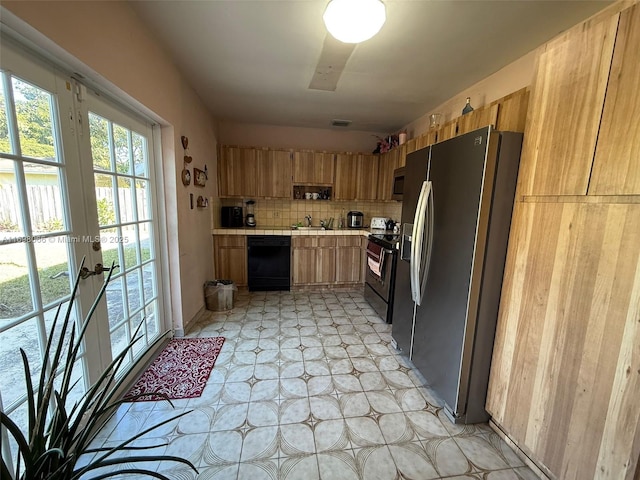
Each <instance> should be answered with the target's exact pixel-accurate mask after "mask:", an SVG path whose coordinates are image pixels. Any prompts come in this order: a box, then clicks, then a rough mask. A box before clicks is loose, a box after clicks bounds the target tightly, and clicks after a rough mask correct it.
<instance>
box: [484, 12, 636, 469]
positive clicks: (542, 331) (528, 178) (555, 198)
mask: <svg viewBox="0 0 640 480" xmlns="http://www.w3.org/2000/svg"><path fill="white" fill-rule="evenodd" d="M632 3H633V2H632ZM623 7H628V8H627V9H625V10H622V11H620V10H621V9H622V8H623ZM639 55H640V5H639V4H637V3H633V5H632V6H630V7H629V3H618V4H615V5H613V6H612V7H611V8H609V9H607V10H605V11H603V12H602V13H601V14H599V15H598V16H596V17H594V18H592V19H591V20H589V21H587V22H585V23H584V24H581V25H579V26H577V27H574V28H572V29H571V30H569V31H568V32H566V33H565V34H563V35H562V36H561V37H559V38H558V39H555V40H552V41H551V42H549V43H548V44H547V45H546V46H544V47H542V48H541V50H540V52H539V60H538V65H537V72H536V74H535V83H534V85H533V87H532V91H531V100H530V107H529V115H528V119H527V126H526V130H525V139H524V146H523V153H522V158H521V164H520V174H519V180H518V190H517V202H516V206H515V209H514V215H513V219H512V224H511V233H510V239H509V249H508V254H507V261H506V265H505V274H504V281H503V288H502V297H501V302H500V313H499V318H498V325H497V330H496V340H495V345H494V352H493V360H492V368H491V378H490V381H489V392H488V395H487V410H488V411H489V412H490V413H491V415H492V421H493V422H494V423H495V424H496V425H497V426H498V427H499V428H500V429H501V430H502V431H504V432H505V433H506V434H507V435H508V436H509V438H510V439H511V440H513V441H514V442H515V443H516V445H518V446H519V447H520V448H521V449H522V450H523V451H524V452H525V453H527V454H528V456H529V457H530V458H532V459H533V460H534V461H535V462H536V463H537V464H538V465H539V466H540V468H541V469H542V470H543V471H545V472H546V473H547V474H548V475H549V476H550V477H551V478H558V479H563V480H582V479H587V478H588V479H611V480H614V479H615V480H638V478H640V477H639V475H640V460H639V459H640V402H639V401H638V399H639V398H640V240H639V239H640V188H639V187H640V182H639V179H640V177H639V176H638V175H640V173H639V172H640V155H639V152H640V122H639V121H638V120H637V118H638V112H640V100H639V99H638V96H637V94H635V93H634V91H635V90H636V89H637V85H638V78H640V76H639V74H640V62H639V58H640V56H639ZM633 112H636V113H633Z"/></svg>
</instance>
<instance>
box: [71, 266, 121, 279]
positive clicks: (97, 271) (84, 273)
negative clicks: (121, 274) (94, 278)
mask: <svg viewBox="0 0 640 480" xmlns="http://www.w3.org/2000/svg"><path fill="white" fill-rule="evenodd" d="M113 268H114V269H115V268H120V265H114V266H113ZM110 270H111V267H105V266H104V265H102V264H101V263H96V266H95V267H94V270H89V269H88V268H87V267H82V269H80V278H83V279H84V278H89V277H90V276H91V275H101V274H102V273H104V272H108V271H110Z"/></svg>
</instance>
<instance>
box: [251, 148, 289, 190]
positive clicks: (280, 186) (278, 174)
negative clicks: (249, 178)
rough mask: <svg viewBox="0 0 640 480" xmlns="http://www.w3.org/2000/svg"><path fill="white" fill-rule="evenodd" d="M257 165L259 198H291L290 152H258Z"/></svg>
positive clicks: (267, 150) (264, 150)
mask: <svg viewBox="0 0 640 480" xmlns="http://www.w3.org/2000/svg"><path fill="white" fill-rule="evenodd" d="M256 163H257V167H258V169H257V180H256V189H257V196H258V197H268V198H291V152H289V151H288V150H271V149H263V150H258V151H257V162H256ZM249 172H250V171H249Z"/></svg>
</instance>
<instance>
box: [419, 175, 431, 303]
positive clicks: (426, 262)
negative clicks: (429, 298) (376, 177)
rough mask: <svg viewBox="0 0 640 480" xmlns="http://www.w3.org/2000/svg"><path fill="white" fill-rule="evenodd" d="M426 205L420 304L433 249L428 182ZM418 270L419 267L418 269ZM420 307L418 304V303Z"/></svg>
mask: <svg viewBox="0 0 640 480" xmlns="http://www.w3.org/2000/svg"><path fill="white" fill-rule="evenodd" d="M425 203H426V204H427V207H426V214H425V217H426V218H427V222H428V224H427V227H426V229H427V230H426V237H427V238H426V245H425V246H424V249H423V253H422V255H424V270H423V271H422V275H421V276H420V277H419V280H420V302H422V298H423V297H424V289H425V287H426V286H427V276H428V273H429V266H430V265H431V251H432V249H433V222H434V209H433V188H431V182H429V191H428V194H427V200H426V201H425ZM418 268H419V267H418ZM418 305H420V303H418Z"/></svg>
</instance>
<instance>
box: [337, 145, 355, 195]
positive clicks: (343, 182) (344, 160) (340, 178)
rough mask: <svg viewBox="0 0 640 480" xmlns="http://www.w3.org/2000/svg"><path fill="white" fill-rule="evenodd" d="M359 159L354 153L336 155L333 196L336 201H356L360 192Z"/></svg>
mask: <svg viewBox="0 0 640 480" xmlns="http://www.w3.org/2000/svg"><path fill="white" fill-rule="evenodd" d="M357 182H358V157H357V155H356V154H353V153H337V154H336V179H335V182H334V190H333V196H334V198H335V199H336V200H355V199H356V197H357V192H358V185H357Z"/></svg>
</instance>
